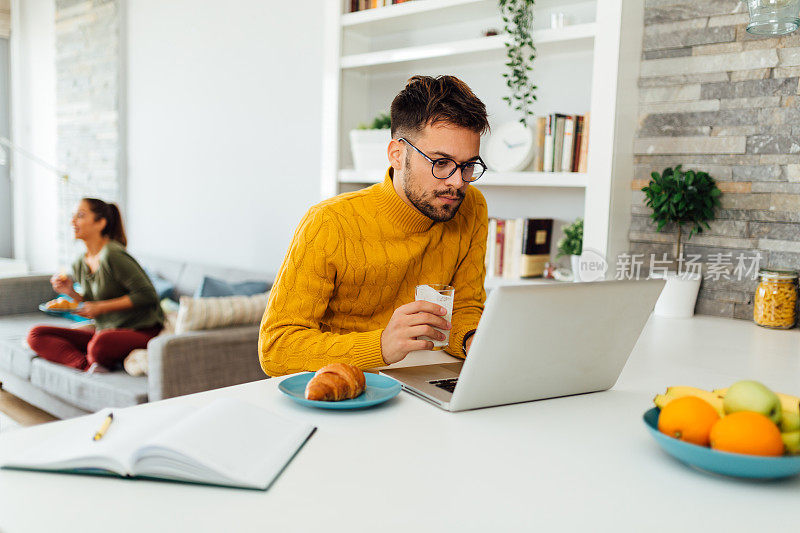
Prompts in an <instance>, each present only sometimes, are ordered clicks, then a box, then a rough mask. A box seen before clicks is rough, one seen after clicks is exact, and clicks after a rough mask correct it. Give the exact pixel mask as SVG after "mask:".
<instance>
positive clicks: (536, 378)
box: [381, 280, 665, 411]
mask: <svg viewBox="0 0 800 533" xmlns="http://www.w3.org/2000/svg"><path fill="white" fill-rule="evenodd" d="M664 284H665V281H664V280H644V281H634V280H630V281H628V280H625V281H598V282H589V283H569V284H567V283H564V284H552V285H515V286H504V287H498V288H496V289H494V290H492V291H491V293H490V294H489V297H488V298H487V299H486V305H485V307H484V311H483V315H482V317H481V321H480V324H479V326H478V329H477V331H476V332H475V336H474V338H473V341H472V346H471V347H470V352H469V356H468V357H467V358H466V360H464V361H463V362H457V363H445V364H435V365H424V366H415V367H406V368H397V369H386V370H382V371H381V373H382V374H384V375H387V376H390V377H392V378H394V379H396V380H397V381H399V382H400V383H401V384H402V387H403V389H404V390H405V391H407V392H409V393H411V394H413V395H414V396H417V397H419V398H421V399H423V400H426V401H428V402H430V403H432V404H434V405H437V406H439V407H441V408H442V409H445V410H447V411H465V410H468V409H479V408H482V407H492V406H496V405H505V404H510V403H519V402H529V401H532V400H542V399H545V398H556V397H559V396H569V395H573V394H584V393H588V392H599V391H604V390H608V389H610V388H611V387H612V386H613V385H614V383H616V381H617V378H618V377H619V375H620V373H621V372H622V368H623V367H624V366H625V362H626V361H627V360H628V356H629V355H630V353H631V350H633V347H634V345H635V344H636V340H637V339H638V338H639V334H640V333H641V332H642V329H643V328H644V325H645V323H646V322H647V319H648V317H649V316H650V313H651V312H652V311H653V308H654V307H655V304H656V300H658V296H659V295H660V294H661V289H662V288H663V287H664Z"/></svg>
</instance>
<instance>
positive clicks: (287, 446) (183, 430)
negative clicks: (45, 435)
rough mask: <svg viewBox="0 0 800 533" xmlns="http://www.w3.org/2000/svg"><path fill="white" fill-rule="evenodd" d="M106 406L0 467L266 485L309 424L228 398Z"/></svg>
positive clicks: (304, 437)
mask: <svg viewBox="0 0 800 533" xmlns="http://www.w3.org/2000/svg"><path fill="white" fill-rule="evenodd" d="M111 411H112V410H111V409H105V410H103V411H99V412H97V413H94V414H92V415H88V416H85V417H82V418H80V419H77V420H75V421H74V423H70V424H69V425H67V427H66V428H65V429H64V431H63V432H62V433H60V434H58V435H57V436H56V437H54V438H52V439H49V440H46V441H44V442H42V444H41V445H39V446H35V447H33V448H30V449H28V450H25V451H23V452H22V453H20V454H19V455H18V456H16V457H11V458H7V459H6V460H5V461H4V463H3V465H2V466H3V467H4V468H17V469H26V470H46V471H56V472H70V473H79V474H80V473H84V474H110V475H119V476H123V477H141V478H155V479H168V480H176V481H186V482H194V483H205V484H212V485H223V486H231V487H242V488H250V489H261V490H266V489H267V488H268V487H269V486H270V485H271V484H272V482H273V481H274V480H275V479H276V478H277V477H278V475H279V474H280V473H281V471H282V470H283V468H284V467H285V466H286V465H287V464H288V463H289V461H291V460H292V457H294V455H295V454H296V453H297V451H298V450H299V449H300V448H301V447H302V446H303V444H304V443H305V441H306V440H308V438H309V437H310V436H311V434H312V433H313V432H314V430H315V429H316V428H314V427H312V426H309V425H306V424H302V423H298V422H293V421H290V420H286V419H283V418H281V417H279V416H276V415H274V414H272V413H270V412H269V411H266V410H264V409H262V408H261V407H257V406H255V405H252V404H249V403H247V402H243V401H240V400H234V399H230V398H223V399H218V400H216V401H214V402H212V403H210V404H208V405H206V406H203V407H200V408H197V407H194V406H186V405H170V404H165V405H161V406H159V407H158V408H157V409H153V408H150V409H116V410H113V411H114V421H113V423H112V424H111V426H110V427H109V428H108V431H107V432H106V434H105V436H104V437H103V438H102V439H100V440H98V441H95V440H93V438H92V437H93V436H94V434H95V432H96V431H97V430H98V428H100V426H101V425H102V424H103V421H104V420H105V418H106V416H107V415H108V413H109V412H111Z"/></svg>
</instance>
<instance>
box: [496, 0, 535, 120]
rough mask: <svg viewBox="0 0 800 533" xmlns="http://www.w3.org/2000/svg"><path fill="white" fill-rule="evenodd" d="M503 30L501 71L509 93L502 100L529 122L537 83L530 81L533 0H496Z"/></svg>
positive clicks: (532, 57) (533, 49)
mask: <svg viewBox="0 0 800 533" xmlns="http://www.w3.org/2000/svg"><path fill="white" fill-rule="evenodd" d="M497 5H498V7H499V9H500V16H501V18H502V19H503V26H504V27H503V30H504V32H505V34H506V35H507V36H508V41H507V42H506V43H505V44H506V56H507V61H506V64H505V65H506V67H508V72H504V73H503V78H505V82H506V86H507V87H508V90H509V92H510V93H511V94H510V96H505V97H503V100H504V101H505V102H506V103H507V104H508V105H509V107H511V108H513V109H514V111H519V113H520V115H521V116H520V119H519V121H520V122H521V123H522V124H523V125H524V126H527V125H528V120H530V119H532V118H533V104H534V102H535V101H536V89H537V87H536V85H534V84H533V60H534V59H536V46H535V45H534V44H533V7H534V0H498V3H497Z"/></svg>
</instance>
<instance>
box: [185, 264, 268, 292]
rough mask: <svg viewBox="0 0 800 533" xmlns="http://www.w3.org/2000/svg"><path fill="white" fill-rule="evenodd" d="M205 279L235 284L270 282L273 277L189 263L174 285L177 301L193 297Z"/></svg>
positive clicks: (260, 273)
mask: <svg viewBox="0 0 800 533" xmlns="http://www.w3.org/2000/svg"><path fill="white" fill-rule="evenodd" d="M205 277H212V278H217V279H220V280H225V281H227V282H229V283H237V282H241V281H252V280H265V281H266V280H272V279H274V277H275V276H274V275H270V274H266V273H264V272H253V271H250V270H242V269H238V268H225V267H214V266H205V265H196V264H192V263H189V264H187V265H186V268H184V269H183V271H182V272H181V276H180V279H178V282H177V283H176V284H175V292H176V293H177V297H178V299H180V296H192V295H194V294H195V292H196V291H197V289H198V287H200V284H201V283H202V282H203V278H205Z"/></svg>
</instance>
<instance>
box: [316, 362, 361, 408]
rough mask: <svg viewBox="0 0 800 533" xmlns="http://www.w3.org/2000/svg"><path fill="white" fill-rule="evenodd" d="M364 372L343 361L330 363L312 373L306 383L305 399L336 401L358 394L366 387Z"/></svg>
mask: <svg viewBox="0 0 800 533" xmlns="http://www.w3.org/2000/svg"><path fill="white" fill-rule="evenodd" d="M366 385H367V383H366V380H365V379H364V372H362V371H361V369H360V368H358V367H356V366H352V365H347V364H344V363H331V364H329V365H326V366H324V367H322V368H320V369H319V370H317V373H316V374H314V377H313V378H311V381H309V382H308V385H306V399H307V400H317V401H323V402H338V401H339V400H349V399H351V398H355V397H357V396H359V395H360V394H361V393H362V392H364V389H365V388H366Z"/></svg>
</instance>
